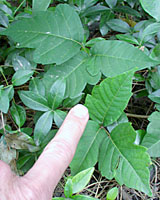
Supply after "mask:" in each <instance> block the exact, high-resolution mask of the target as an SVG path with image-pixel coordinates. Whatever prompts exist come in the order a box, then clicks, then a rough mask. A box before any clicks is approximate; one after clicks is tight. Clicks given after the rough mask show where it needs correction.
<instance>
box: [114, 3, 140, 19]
mask: <svg viewBox="0 0 160 200" xmlns="http://www.w3.org/2000/svg"><path fill="white" fill-rule="evenodd" d="M127 3H128V2H127ZM113 11H114V12H118V13H125V14H129V15H132V16H136V17H141V14H140V12H138V11H137V10H136V9H132V8H131V7H129V6H124V5H123V6H116V7H115V8H113Z"/></svg>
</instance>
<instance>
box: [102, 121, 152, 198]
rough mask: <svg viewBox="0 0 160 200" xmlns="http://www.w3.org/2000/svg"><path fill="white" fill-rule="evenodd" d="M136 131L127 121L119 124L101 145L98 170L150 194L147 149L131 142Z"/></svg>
mask: <svg viewBox="0 0 160 200" xmlns="http://www.w3.org/2000/svg"><path fill="white" fill-rule="evenodd" d="M135 138H136V132H135V131H134V130H133V128H132V126H131V125H130V124H129V123H123V124H119V125H118V126H117V127H116V128H115V129H113V131H112V132H111V134H110V135H109V136H108V137H106V138H105V140H104V142H103V143H102V145H101V149H100V156H99V170H100V171H101V173H102V175H103V176H105V177H106V178H108V179H112V178H114V177H115V179H116V180H117V181H118V182H119V184H120V185H122V184H125V185H126V186H127V187H131V188H134V189H137V190H139V191H142V192H144V193H146V194H147V195H149V196H151V195H152V192H151V189H150V186H149V176H150V174H149V169H148V166H149V165H150V164H151V160H150V157H149V155H148V154H147V149H146V148H144V147H142V146H138V145H135V144H133V143H134V141H135Z"/></svg>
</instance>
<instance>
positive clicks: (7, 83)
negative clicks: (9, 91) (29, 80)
mask: <svg viewBox="0 0 160 200" xmlns="http://www.w3.org/2000/svg"><path fill="white" fill-rule="evenodd" d="M0 71H1V74H2V76H3V78H4V80H5V82H6V85H7V86H8V85H9V84H8V81H7V79H6V77H5V75H4V73H3V71H2V70H0Z"/></svg>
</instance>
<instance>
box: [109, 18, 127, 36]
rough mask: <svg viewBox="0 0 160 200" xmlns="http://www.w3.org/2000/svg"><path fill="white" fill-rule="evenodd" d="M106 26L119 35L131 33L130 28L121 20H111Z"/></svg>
mask: <svg viewBox="0 0 160 200" xmlns="http://www.w3.org/2000/svg"><path fill="white" fill-rule="evenodd" d="M107 25H108V26H109V27H110V28H111V29H112V30H114V31H117V32H120V33H129V32H130V31H131V29H130V26H129V25H128V24H127V23H126V22H124V21H123V20H121V19H111V20H109V21H108V22H107Z"/></svg>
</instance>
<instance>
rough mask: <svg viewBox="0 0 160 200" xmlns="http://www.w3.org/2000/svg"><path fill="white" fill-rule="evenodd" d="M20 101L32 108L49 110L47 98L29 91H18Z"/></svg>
mask: <svg viewBox="0 0 160 200" xmlns="http://www.w3.org/2000/svg"><path fill="white" fill-rule="evenodd" d="M18 94H19V97H20V99H21V100H22V102H23V103H24V104H25V105H26V106H28V107H29V108H31V109H33V110H39V111H48V110H50V108H49V106H48V102H47V100H46V99H45V98H44V97H43V96H41V95H38V94H36V93H34V92H31V91H18Z"/></svg>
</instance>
